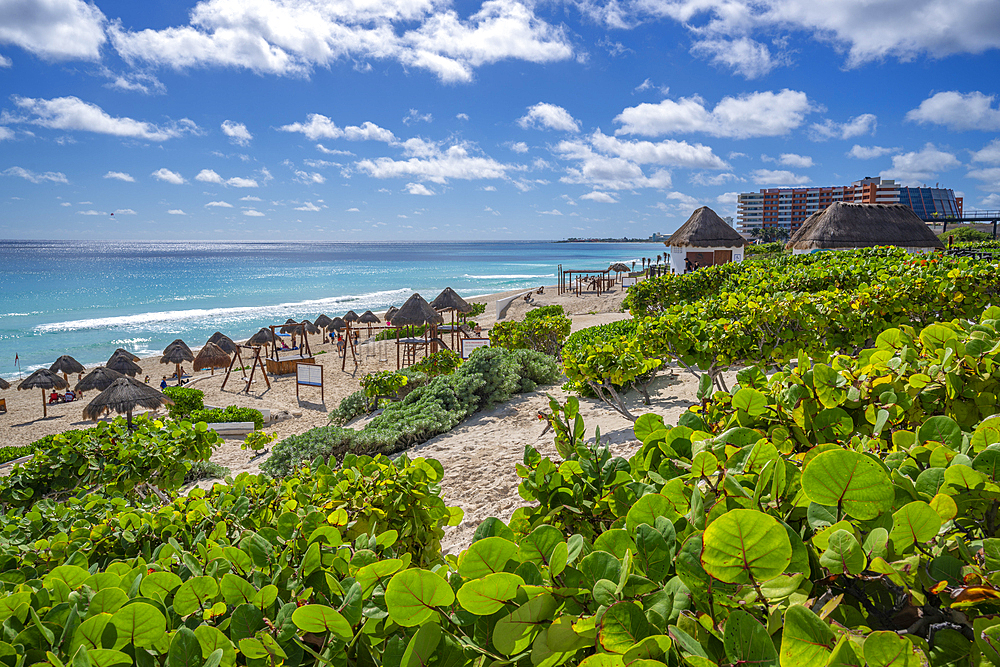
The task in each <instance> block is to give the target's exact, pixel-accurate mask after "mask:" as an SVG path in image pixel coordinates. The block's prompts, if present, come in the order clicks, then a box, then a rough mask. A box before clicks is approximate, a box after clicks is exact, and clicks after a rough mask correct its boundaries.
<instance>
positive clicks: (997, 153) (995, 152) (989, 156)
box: [972, 139, 1000, 164]
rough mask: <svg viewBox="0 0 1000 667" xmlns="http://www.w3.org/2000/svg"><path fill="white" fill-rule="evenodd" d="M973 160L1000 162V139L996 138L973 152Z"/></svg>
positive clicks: (991, 162)
mask: <svg viewBox="0 0 1000 667" xmlns="http://www.w3.org/2000/svg"><path fill="white" fill-rule="evenodd" d="M972 161H973V162H987V163H989V164H1000V139H994V140H993V141H991V142H990V143H989V144H987V145H986V146H984V147H983V149H982V150H979V151H976V152H974V153H973V154H972Z"/></svg>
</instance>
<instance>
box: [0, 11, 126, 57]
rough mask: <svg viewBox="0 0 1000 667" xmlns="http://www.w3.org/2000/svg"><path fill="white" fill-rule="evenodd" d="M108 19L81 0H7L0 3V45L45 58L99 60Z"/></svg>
mask: <svg viewBox="0 0 1000 667" xmlns="http://www.w3.org/2000/svg"><path fill="white" fill-rule="evenodd" d="M106 23H107V19H106V18H105V17H104V14H102V13H101V10H100V9H98V8H97V7H96V6H95V5H93V4H91V3H88V2H84V1H83V0H44V1H43V2H38V1H33V0H7V2H2V3H0V44H14V45H15V46H19V47H21V48H22V49H24V50H25V51H30V52H31V53H34V54H35V55H36V56H38V57H40V58H43V59H45V60H100V58H101V46H102V45H103V44H104V43H105V42H106V41H107V37H106V36H105V34H104V27H105V24H106Z"/></svg>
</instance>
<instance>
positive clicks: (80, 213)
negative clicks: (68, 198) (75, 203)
mask: <svg viewBox="0 0 1000 667" xmlns="http://www.w3.org/2000/svg"><path fill="white" fill-rule="evenodd" d="M76 214H77V215H107V214H108V212H107V211H95V210H93V209H90V210H88V211H77V212H76Z"/></svg>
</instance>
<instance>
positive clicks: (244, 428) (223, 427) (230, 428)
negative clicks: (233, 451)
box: [206, 422, 254, 438]
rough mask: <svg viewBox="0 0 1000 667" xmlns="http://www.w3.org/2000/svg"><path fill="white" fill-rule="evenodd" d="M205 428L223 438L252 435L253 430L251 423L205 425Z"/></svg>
mask: <svg viewBox="0 0 1000 667" xmlns="http://www.w3.org/2000/svg"><path fill="white" fill-rule="evenodd" d="M206 426H208V428H209V429H210V430H212V431H215V432H216V433H218V434H219V435H221V436H222V437H223V438H229V437H234V436H239V435H246V434H248V433H253V430H254V423H253V422H226V423H224V424H206Z"/></svg>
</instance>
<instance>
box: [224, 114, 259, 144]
mask: <svg viewBox="0 0 1000 667" xmlns="http://www.w3.org/2000/svg"><path fill="white" fill-rule="evenodd" d="M222 132H223V133H224V134H225V135H226V136H227V137H229V140H230V141H231V142H233V143H234V144H237V145H239V146H249V145H250V140H251V139H253V135H252V134H250V130H248V129H247V126H246V125H244V124H243V123H237V122H235V121H231V120H225V121H222Z"/></svg>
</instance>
